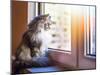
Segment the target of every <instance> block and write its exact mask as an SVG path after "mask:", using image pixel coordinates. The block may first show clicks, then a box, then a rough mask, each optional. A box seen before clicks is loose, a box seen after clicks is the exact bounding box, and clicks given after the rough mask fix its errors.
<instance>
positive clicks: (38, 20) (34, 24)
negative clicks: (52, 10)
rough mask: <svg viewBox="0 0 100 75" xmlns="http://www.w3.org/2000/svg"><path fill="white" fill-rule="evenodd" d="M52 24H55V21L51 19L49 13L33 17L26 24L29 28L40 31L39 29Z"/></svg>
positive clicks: (45, 28)
mask: <svg viewBox="0 0 100 75" xmlns="http://www.w3.org/2000/svg"><path fill="white" fill-rule="evenodd" d="M52 24H55V22H54V21H52V20H51V16H50V15H49V14H46V15H39V16H37V17H35V18H34V19H33V20H32V21H31V23H30V24H29V25H28V26H29V29H31V30H34V31H40V30H41V29H43V30H48V29H50V25H52Z"/></svg>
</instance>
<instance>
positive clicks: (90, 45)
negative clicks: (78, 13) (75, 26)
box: [84, 6, 96, 56]
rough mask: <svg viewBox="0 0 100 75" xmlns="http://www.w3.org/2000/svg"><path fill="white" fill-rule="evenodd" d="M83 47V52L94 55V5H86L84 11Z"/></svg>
mask: <svg viewBox="0 0 100 75" xmlns="http://www.w3.org/2000/svg"><path fill="white" fill-rule="evenodd" d="M84 15H85V23H84V24H85V25H84V49H85V54H87V55H91V56H95V55H96V23H95V7H94V6H87V7H86V8H85V11H84Z"/></svg>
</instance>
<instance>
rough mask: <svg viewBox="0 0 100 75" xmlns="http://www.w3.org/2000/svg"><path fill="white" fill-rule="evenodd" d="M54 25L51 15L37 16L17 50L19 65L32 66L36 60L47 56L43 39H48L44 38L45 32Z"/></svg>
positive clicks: (29, 25) (16, 55)
mask: <svg viewBox="0 0 100 75" xmlns="http://www.w3.org/2000/svg"><path fill="white" fill-rule="evenodd" d="M52 24H55V22H54V21H52V20H51V17H50V16H49V14H45V15H39V16H36V17H35V18H34V19H33V20H32V21H31V22H30V23H29V24H28V29H27V31H26V32H25V33H24V34H23V37H22V40H21V43H20V45H19V47H18V48H17V50H16V54H15V58H16V60H15V61H16V63H17V64H21V65H24V66H25V65H32V64H34V63H35V62H34V60H35V59H36V58H38V57H41V56H43V55H45V47H44V41H43V39H46V38H44V36H45V31H47V30H49V29H50V25H52ZM43 34H44V35H43ZM45 41H46V40H45Z"/></svg>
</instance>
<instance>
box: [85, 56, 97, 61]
mask: <svg viewBox="0 0 100 75" xmlns="http://www.w3.org/2000/svg"><path fill="white" fill-rule="evenodd" d="M85 58H89V59H94V60H95V59H96V57H95V56H91V55H85Z"/></svg>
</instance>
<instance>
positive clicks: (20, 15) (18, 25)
mask: <svg viewBox="0 0 100 75" xmlns="http://www.w3.org/2000/svg"><path fill="white" fill-rule="evenodd" d="M27 7H28V5H27V2H21V1H12V6H11V8H12V11H11V15H12V17H11V19H12V31H11V32H12V54H13V55H14V54H15V51H16V48H17V47H18V45H19V43H20V41H21V38H22V35H23V33H24V32H25V30H26V28H27Z"/></svg>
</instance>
